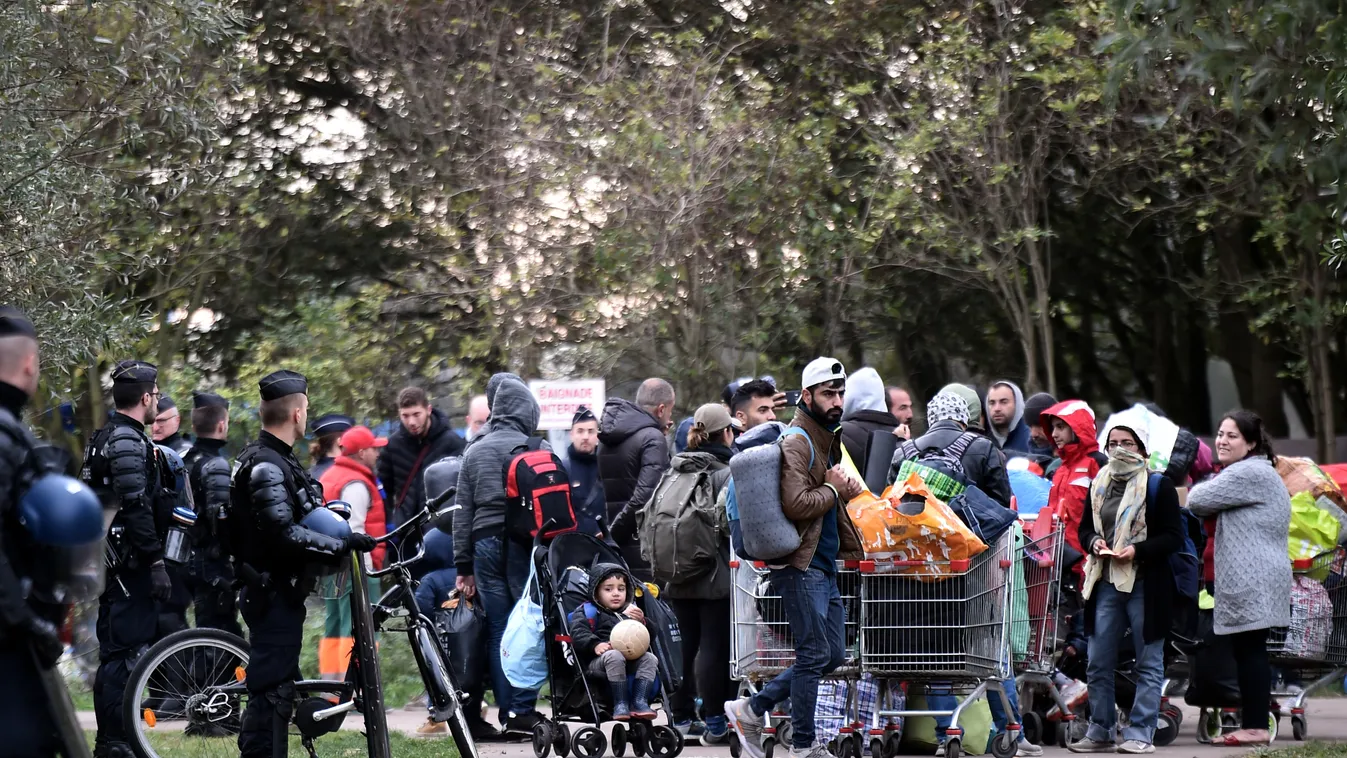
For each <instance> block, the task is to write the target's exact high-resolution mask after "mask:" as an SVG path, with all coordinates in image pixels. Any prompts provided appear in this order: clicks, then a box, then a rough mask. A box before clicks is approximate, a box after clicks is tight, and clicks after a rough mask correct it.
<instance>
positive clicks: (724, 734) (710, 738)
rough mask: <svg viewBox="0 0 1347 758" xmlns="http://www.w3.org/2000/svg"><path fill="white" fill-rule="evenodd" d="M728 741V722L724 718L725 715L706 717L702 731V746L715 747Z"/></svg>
mask: <svg viewBox="0 0 1347 758" xmlns="http://www.w3.org/2000/svg"><path fill="white" fill-rule="evenodd" d="M717 722H719V723H717ZM729 741H730V724H729V722H728V721H726V720H725V717H724V716H719V717H712V718H711V719H708V720H707V723H706V729H705V731H703V732H702V745H703V746H704V747H716V746H717V745H724V744H726V743H728V742H729Z"/></svg>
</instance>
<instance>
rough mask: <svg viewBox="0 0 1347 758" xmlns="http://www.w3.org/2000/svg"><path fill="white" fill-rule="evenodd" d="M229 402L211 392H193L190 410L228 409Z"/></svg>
mask: <svg viewBox="0 0 1347 758" xmlns="http://www.w3.org/2000/svg"><path fill="white" fill-rule="evenodd" d="M228 407H229V401H228V400H225V399H224V398H222V397H220V396H219V395H217V394H215V393H213V392H200V391H197V392H193V393H192V408H193V409H196V408H228Z"/></svg>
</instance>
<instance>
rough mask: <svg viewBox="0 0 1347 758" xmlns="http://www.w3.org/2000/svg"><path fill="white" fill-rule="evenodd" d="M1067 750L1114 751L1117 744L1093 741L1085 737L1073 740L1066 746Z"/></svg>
mask: <svg viewBox="0 0 1347 758" xmlns="http://www.w3.org/2000/svg"><path fill="white" fill-rule="evenodd" d="M1066 749H1067V750H1070V751H1071V752H1073V753H1116V752H1118V746H1117V745H1115V744H1113V743H1112V742H1095V741H1094V740H1092V739H1090V738H1089V737H1086V738H1085V739H1083V740H1080V741H1079V742H1073V743H1071V744H1070V745H1067V746H1066Z"/></svg>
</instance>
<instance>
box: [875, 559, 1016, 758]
mask: <svg viewBox="0 0 1347 758" xmlns="http://www.w3.org/2000/svg"><path fill="white" fill-rule="evenodd" d="M1014 560H1015V554H1014V543H1013V541H1012V536H1011V534H1010V533H1007V534H1005V535H1002V537H1001V538H1000V539H998V540H997V541H996V544H995V545H993V546H992V547H991V548H989V549H988V550H986V551H984V552H982V553H981V554H979V555H978V556H976V557H974V558H972V559H968V560H949V561H919V560H917V561H913V560H866V561H861V563H860V567H859V568H860V578H861V627H860V656H861V659H860V669H861V671H862V672H865V673H869V674H873V675H874V676H875V678H876V679H878V680H881V681H903V682H907V683H908V693H909V697H910V696H911V694H912V693H914V692H915V691H917V690H916V688H918V687H925V688H926V689H927V691H928V692H930V691H932V689H933V688H935V689H938V690H939V691H940V692H942V693H943V692H944V691H946V690H948V691H949V692H950V693H951V694H954V693H959V692H966V693H967V696H966V697H965V698H964V699H963V700H962V701H961V702H960V703H959V704H958V705H957V706H956V707H955V708H954V709H953V710H907V709H890V708H886V707H884V706H881V707H880V708H878V709H876V713H875V717H874V719H873V721H872V723H871V725H870V732H869V736H870V737H871V746H872V748H879V750H880V755H881V757H882V758H889V753H890V746H891V745H895V744H896V740H894V739H892V738H891V737H890V731H891V730H890V729H889V728H888V722H889V720H890V719H893V718H908V717H912V716H935V717H942V716H948V717H950V724H951V725H950V727H949V729H948V730H947V731H946V736H947V738H948V741H947V742H946V743H945V754H946V756H948V758H958V756H959V754H960V751H961V747H962V738H963V730H962V729H961V728H960V727H959V723H960V720H959V719H960V716H962V715H963V712H964V710H965V709H966V708H967V707H968V706H969V705H970V704H972V703H973V702H975V701H977V700H979V699H982V698H988V697H998V698H1000V702H1001V705H1002V707H1003V708H1004V709H1005V712H1006V714H1007V716H1008V718H1009V719H1010V723H1009V724H1008V726H1007V731H1006V732H1005V733H1003V734H1001V735H998V736H997V738H996V739H995V740H993V742H992V749H991V751H992V754H993V755H995V756H996V757H997V758H1010V757H1011V756H1013V755H1015V753H1016V749H1017V745H1016V743H1017V742H1018V739H1019V730H1020V726H1019V724H1018V723H1015V712H1014V710H1013V709H1012V708H1011V706H1010V700H1009V699H1008V698H1007V697H1006V692H1005V689H1004V686H1003V685H1002V680H1004V679H1006V678H1008V677H1009V676H1010V655H1009V650H1008V647H1007V629H1008V622H1009V619H1010V614H1009V605H1010V597H1011V593H1010V591H1009V589H1010V583H1009V578H1010V576H1011V569H1012V567H1013V565H1014ZM881 690H882V691H887V690H888V688H887V687H881Z"/></svg>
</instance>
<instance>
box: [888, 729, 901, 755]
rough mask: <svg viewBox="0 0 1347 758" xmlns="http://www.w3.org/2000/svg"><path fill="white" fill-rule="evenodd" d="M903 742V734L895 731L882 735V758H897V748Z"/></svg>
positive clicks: (898, 751)
mask: <svg viewBox="0 0 1347 758" xmlns="http://www.w3.org/2000/svg"><path fill="white" fill-rule="evenodd" d="M902 742H903V734H902V732H900V731H898V730H897V729H893V730H891V731H889V733H888V734H885V735H884V753H883V756H884V758H897V756H898V754H899V753H900V752H901V751H900V750H899V746H900V745H901V744H902Z"/></svg>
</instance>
